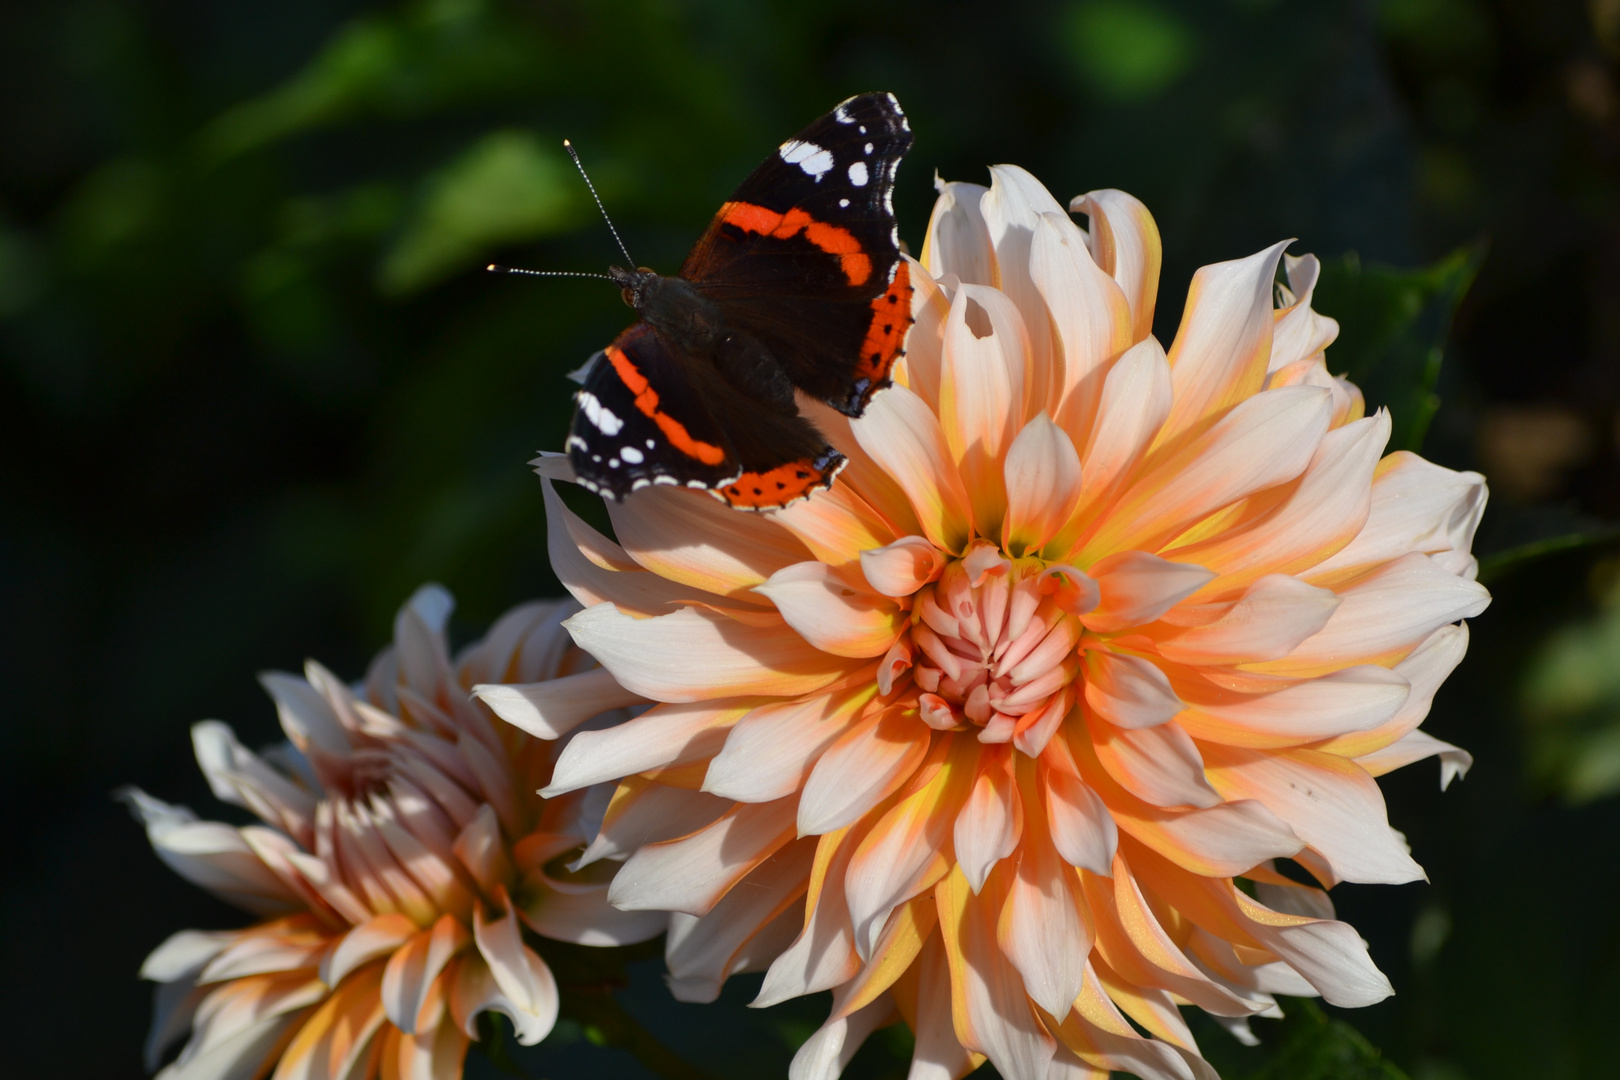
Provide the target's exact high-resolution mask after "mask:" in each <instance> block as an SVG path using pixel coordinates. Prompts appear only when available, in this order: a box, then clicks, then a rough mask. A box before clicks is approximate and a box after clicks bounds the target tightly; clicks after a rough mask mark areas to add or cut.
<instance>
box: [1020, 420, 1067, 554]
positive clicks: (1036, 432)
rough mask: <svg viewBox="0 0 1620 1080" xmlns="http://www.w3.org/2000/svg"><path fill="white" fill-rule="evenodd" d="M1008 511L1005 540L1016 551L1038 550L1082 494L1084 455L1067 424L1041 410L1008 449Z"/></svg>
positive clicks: (1057, 528) (1057, 527)
mask: <svg viewBox="0 0 1620 1080" xmlns="http://www.w3.org/2000/svg"><path fill="white" fill-rule="evenodd" d="M1004 475H1005V479H1006V487H1007V514H1006V518H1005V520H1004V521H1003V523H1002V527H1001V546H1002V548H1003V549H1004V550H1006V551H1007V552H1009V553H1011V554H1012V555H1014V556H1019V555H1023V554H1024V553H1026V552H1035V551H1039V550H1040V549H1041V548H1042V547H1044V546H1045V544H1046V542H1047V541H1048V540H1050V539H1052V537H1054V536H1056V535H1057V533H1058V531H1059V530H1060V529H1061V528H1062V527H1063V525H1064V524H1065V523H1066V522H1067V521H1068V520H1069V518H1070V516H1071V515H1072V514H1073V513H1074V510H1075V508H1076V507H1077V505H1078V504H1079V499H1080V455H1079V454H1078V453H1077V452H1076V451H1075V449H1074V443H1073V442H1072V441H1071V440H1070V438H1069V435H1068V433H1067V432H1066V431H1064V430H1063V429H1062V428H1060V427H1058V425H1057V424H1055V423H1053V421H1052V420H1051V419H1050V418H1049V417H1048V416H1047V415H1046V414H1045V413H1036V414H1035V415H1034V416H1033V417H1031V418H1030V421H1029V423H1027V424H1025V425H1024V429H1023V430H1022V431H1020V432H1019V433H1018V437H1017V438H1016V439H1014V440H1013V443H1012V446H1011V447H1009V448H1008V450H1007V458H1006V464H1005V466H1004Z"/></svg>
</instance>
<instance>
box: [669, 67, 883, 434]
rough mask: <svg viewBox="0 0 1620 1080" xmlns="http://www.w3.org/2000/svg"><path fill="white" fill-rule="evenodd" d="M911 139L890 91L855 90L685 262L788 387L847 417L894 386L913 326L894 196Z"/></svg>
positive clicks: (728, 211)
mask: <svg viewBox="0 0 1620 1080" xmlns="http://www.w3.org/2000/svg"><path fill="white" fill-rule="evenodd" d="M910 147H911V129H910V127H909V126H908V125H907V123H906V118H905V114H904V113H902V112H901V111H900V105H899V103H898V102H897V101H895V99H894V96H893V95H891V94H862V95H860V96H858V97H853V98H850V99H849V100H848V101H846V102H844V103H843V104H841V105H839V106H838V107H837V108H835V109H834V110H833V111H832V112H830V113H828V114H827V115H825V116H823V117H822V118H821V119H819V120H817V121H816V122H815V123H813V124H811V125H810V126H809V127H807V128H805V129H804V130H803V131H801V132H800V133H799V134H798V135H796V136H794V137H793V138H791V139H789V140H788V141H787V142H784V143H783V144H782V145H781V147H779V148H778V149H777V151H776V152H775V153H773V154H772V155H771V156H770V157H768V158H767V159H766V160H765V161H764V162H763V163H762V164H761V165H760V166H759V168H757V169H755V170H754V172H753V174H752V175H750V176H749V177H748V179H746V180H744V181H743V182H742V184H741V185H740V186H739V187H738V188H737V191H736V193H735V194H734V195H732V197H731V199H730V201H728V202H727V203H726V204H725V205H724V206H722V207H721V208H720V212H719V213H718V214H717V215H715V218H714V221H713V222H712V223H711V224H710V226H709V230H708V232H707V233H705V234H704V236H703V239H702V240H700V241H699V242H698V244H697V246H696V247H695V248H693V249H692V254H691V255H690V256H688V257H687V260H686V265H685V266H684V267H682V270H681V276H682V277H683V278H686V279H687V280H688V281H690V282H692V284H693V285H695V286H696V287H697V288H698V289H699V290H700V291H701V292H702V293H703V294H704V295H705V296H707V297H709V298H710V299H711V300H713V301H714V302H715V303H716V304H718V305H719V306H720V307H721V309H722V310H723V311H724V313H725V316H726V319H727V322H728V323H729V324H730V325H732V326H735V327H737V328H739V329H742V330H746V331H748V332H749V333H752V334H754V335H755V336H757V337H758V338H759V339H760V340H761V341H763V342H764V343H765V344H766V345H767V346H768V347H769V349H770V351H771V353H772V354H773V356H774V357H775V358H776V360H777V362H778V363H780V364H781V366H782V368H783V370H784V371H785V372H786V374H787V376H788V378H789V379H791V380H792V381H793V383H794V385H795V386H797V387H799V389H801V390H803V391H804V392H805V393H807V394H809V395H811V396H812V397H816V398H819V399H821V400H822V401H825V402H826V403H827V404H829V405H831V406H832V407H833V408H835V409H838V410H840V411H842V412H844V413H847V414H848V415H851V416H859V415H860V414H861V412H862V411H863V410H864V409H865V407H866V403H867V401H869V400H870V399H871V396H872V394H873V393H875V392H876V391H877V390H879V389H881V388H882V387H884V386H887V385H888V384H889V373H890V369H891V368H892V367H893V365H894V362H895V360H896V359H897V358H898V357H899V356H900V355H901V352H902V349H903V344H904V340H905V331H906V328H907V327H909V326H910V324H911V285H910V278H909V270H908V267H907V264H906V263H905V262H904V260H903V259H902V258H901V256H900V251H899V243H898V236H897V233H896V229H895V218H894V207H893V201H892V195H893V190H894V177H895V170H896V168H897V167H898V166H899V164H900V159H901V158H902V157H903V156H904V155H905V153H906V151H907V150H908V149H910Z"/></svg>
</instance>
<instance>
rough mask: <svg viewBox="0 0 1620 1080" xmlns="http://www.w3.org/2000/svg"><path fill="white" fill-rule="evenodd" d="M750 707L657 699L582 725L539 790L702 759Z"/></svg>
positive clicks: (554, 791)
mask: <svg viewBox="0 0 1620 1080" xmlns="http://www.w3.org/2000/svg"><path fill="white" fill-rule="evenodd" d="M747 711H748V706H746V705H736V704H731V703H728V702H716V703H713V704H710V703H708V702H694V703H683V704H674V705H659V706H656V707H654V708H652V709H649V710H647V711H646V712H644V713H642V714H641V715H640V716H638V717H636V718H635V719H633V720H629V721H627V722H625V723H623V724H618V725H616V726H614V727H610V728H604V729H603V730H601V731H582V732H580V733H579V734H577V735H575V736H574V737H573V738H572V739H570V740H569V742H568V745H566V746H564V747H563V751H562V755H561V756H560V757H559V758H558V759H557V765H556V768H555V769H554V771H553V772H552V774H551V784H550V785H549V786H548V787H546V788H545V790H544V791H542V792H541V794H542V795H544V796H546V797H547V798H553V797H555V796H557V795H561V794H564V793H565V792H569V791H575V790H577V789H579V788H582V787H589V786H590V785H592V784H599V783H601V782H602V781H604V780H617V779H619V778H620V777H621V776H631V775H633V774H635V773H638V772H644V771H646V770H649V769H658V768H666V767H670V766H677V765H685V764H689V763H691V762H694V761H701V760H704V759H706V758H709V757H712V756H713V755H714V754H716V753H718V752H719V750H720V747H721V746H722V745H724V743H725V741H726V734H727V732H729V731H730V730H731V725H733V724H735V723H736V722H737V720H738V719H739V718H740V717H741V716H742V715H743V714H744V713H746V712H747Z"/></svg>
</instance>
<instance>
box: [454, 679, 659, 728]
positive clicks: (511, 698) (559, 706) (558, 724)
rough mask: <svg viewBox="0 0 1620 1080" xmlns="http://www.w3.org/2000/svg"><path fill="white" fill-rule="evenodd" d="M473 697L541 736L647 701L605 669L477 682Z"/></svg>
mask: <svg viewBox="0 0 1620 1080" xmlns="http://www.w3.org/2000/svg"><path fill="white" fill-rule="evenodd" d="M473 696H474V697H476V698H478V699H479V700H480V701H482V702H483V703H484V704H485V705H488V706H489V707H490V708H491V709H493V710H494V712H495V715H496V716H499V717H500V718H501V719H502V720H505V721H506V722H507V723H508V724H511V725H512V726H513V727H516V728H521V729H522V730H524V731H527V732H528V733H529V734H530V735H533V736H535V737H537V738H541V739H555V738H559V737H560V736H563V735H566V734H568V732H570V731H572V730H574V729H575V728H576V727H578V726H579V725H581V724H583V723H584V722H585V721H587V720H589V719H590V718H591V717H593V716H597V715H599V714H600V713H604V712H607V711H608V710H609V709H617V708H621V707H622V706H625V705H637V704H646V702H647V699H646V698H644V697H642V696H641V695H640V694H633V693H631V692H630V691H628V690H626V689H625V688H624V687H622V686H620V685H619V684H618V682H617V681H616V680H615V679H614V678H613V675H612V674H611V673H610V672H609V671H608V670H607V669H606V668H593V669H591V670H590V671H582V672H580V673H579V674H578V675H565V676H563V677H562V678H560V679H550V680H548V681H546V682H537V683H520V684H515V685H500V684H494V683H480V684H479V685H477V686H475V687H473Z"/></svg>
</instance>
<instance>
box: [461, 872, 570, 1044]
mask: <svg viewBox="0 0 1620 1080" xmlns="http://www.w3.org/2000/svg"><path fill="white" fill-rule="evenodd" d="M503 896H504V894H503ZM473 937H474V939H475V940H476V941H477V943H478V952H479V954H480V955H481V956H482V957H483V958H484V962H485V964H487V965H488V968H489V973H490V975H491V976H492V977H493V979H494V982H495V986H496V987H498V988H499V990H500V993H501V994H502V995H503V996H504V997H505V998H506V999H507V1000H508V1001H510V1002H511V1003H512V1006H513V1007H514V1008H516V1009H517V1010H518V1011H519V1012H520V1013H522V1014H523V1019H522V1021H521V1022H519V1020H518V1018H517V1017H513V1021H514V1025H515V1026H516V1028H517V1038H518V1042H520V1043H522V1044H523V1045H524V1046H533V1045H534V1044H535V1043H537V1042H539V1041H540V1039H542V1038H544V1037H545V1035H546V1034H547V1033H548V1032H550V1030H551V1027H552V1025H553V1024H555V1023H556V1022H557V1005H558V998H557V982H556V980H555V979H553V978H552V976H551V969H550V968H548V967H546V964H545V961H544V960H541V959H540V957H538V956H536V955H535V953H534V950H532V949H530V948H529V947H528V946H527V945H525V944H523V935H522V930H521V928H520V927H519V926H518V917H517V913H516V912H515V911H512V910H511V909H508V910H507V912H506V914H505V915H502V916H501V917H500V918H498V919H495V920H493V921H485V919H484V914H483V910H482V908H474V909H473ZM464 966H465V965H464Z"/></svg>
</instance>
